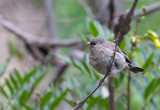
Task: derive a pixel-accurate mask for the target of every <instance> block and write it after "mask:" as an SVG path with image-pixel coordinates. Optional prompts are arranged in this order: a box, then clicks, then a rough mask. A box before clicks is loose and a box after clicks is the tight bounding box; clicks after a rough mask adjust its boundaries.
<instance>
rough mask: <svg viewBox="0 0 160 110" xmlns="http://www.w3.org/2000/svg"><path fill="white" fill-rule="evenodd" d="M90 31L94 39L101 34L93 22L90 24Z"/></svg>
mask: <svg viewBox="0 0 160 110" xmlns="http://www.w3.org/2000/svg"><path fill="white" fill-rule="evenodd" d="M89 31H90V33H91V34H92V35H93V36H94V37H97V36H98V34H99V32H98V29H97V28H96V26H95V25H94V23H93V21H90V22H89Z"/></svg>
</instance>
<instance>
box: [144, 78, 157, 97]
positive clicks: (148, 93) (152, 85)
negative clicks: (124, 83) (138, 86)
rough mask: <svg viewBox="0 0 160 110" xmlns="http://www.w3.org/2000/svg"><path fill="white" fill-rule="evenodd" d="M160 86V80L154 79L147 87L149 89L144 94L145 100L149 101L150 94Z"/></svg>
mask: <svg viewBox="0 0 160 110" xmlns="http://www.w3.org/2000/svg"><path fill="white" fill-rule="evenodd" d="M159 84H160V78H159V79H153V80H152V81H151V82H150V84H149V85H148V86H147V88H146V89H145V93H144V98H145V99H148V97H149V96H150V94H151V93H152V92H153V91H154V90H155V89H156V88H157V87H159Z"/></svg>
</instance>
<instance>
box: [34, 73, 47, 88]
mask: <svg viewBox="0 0 160 110" xmlns="http://www.w3.org/2000/svg"><path fill="white" fill-rule="evenodd" d="M45 76H46V74H41V75H40V76H39V77H38V78H36V80H35V81H34V83H33V85H34V87H37V85H38V84H39V83H40V82H41V80H42V79H43V78H44V77H45Z"/></svg>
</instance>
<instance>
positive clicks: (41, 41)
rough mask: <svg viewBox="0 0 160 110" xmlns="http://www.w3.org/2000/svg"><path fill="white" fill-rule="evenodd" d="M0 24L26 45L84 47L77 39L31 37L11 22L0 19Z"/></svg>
mask: <svg viewBox="0 0 160 110" xmlns="http://www.w3.org/2000/svg"><path fill="white" fill-rule="evenodd" d="M0 24H1V25H2V26H3V27H5V28H6V29H7V30H9V31H11V32H12V33H14V34H15V35H16V36H17V37H19V38H20V39H22V40H23V41H25V42H26V43H27V44H30V45H35V46H38V47H41V46H42V47H44V48H45V47H46V48H48V47H50V48H53V47H57V46H75V45H84V44H83V42H82V41H81V40H79V39H74V40H54V39H47V38H44V37H40V36H36V35H32V34H30V33H27V32H23V31H22V30H21V29H19V28H18V27H17V26H15V25H13V24H12V23H11V22H9V21H7V20H4V19H3V18H2V17H0Z"/></svg>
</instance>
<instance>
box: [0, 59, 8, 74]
mask: <svg viewBox="0 0 160 110" xmlns="http://www.w3.org/2000/svg"><path fill="white" fill-rule="evenodd" d="M9 61H10V59H9V58H8V59H7V60H6V61H5V62H4V63H3V64H1V65H0V77H1V76H2V75H3V74H4V73H5V70H6V68H7V66H8V64H9Z"/></svg>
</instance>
